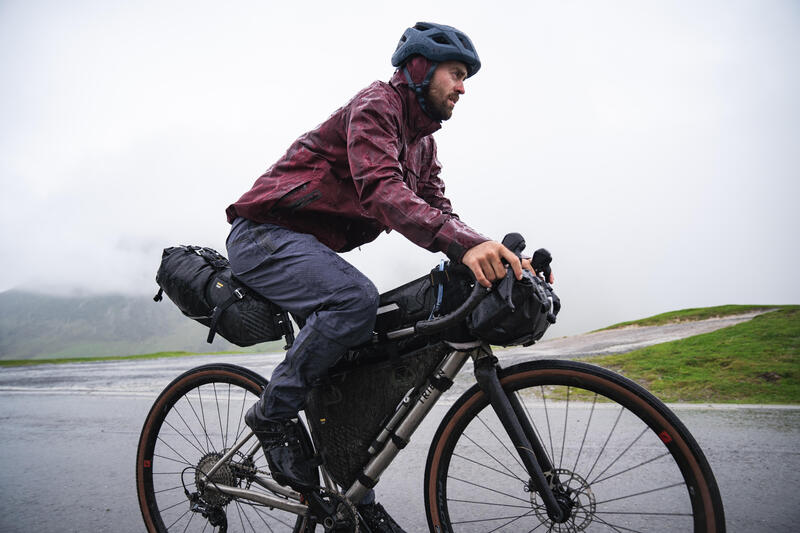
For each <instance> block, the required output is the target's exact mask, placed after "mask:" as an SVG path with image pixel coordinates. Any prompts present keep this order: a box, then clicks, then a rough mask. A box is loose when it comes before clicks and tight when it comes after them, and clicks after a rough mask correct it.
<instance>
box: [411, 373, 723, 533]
mask: <svg viewBox="0 0 800 533" xmlns="http://www.w3.org/2000/svg"><path fill="white" fill-rule="evenodd" d="M500 381H501V383H502V386H503V389H504V390H505V391H506V392H507V393H514V394H516V395H517V398H519V399H520V402H521V403H522V405H523V407H524V410H525V413H526V417H527V418H528V420H529V422H530V424H531V426H532V427H533V428H534V430H535V432H536V434H537V435H538V436H539V440H540V442H541V444H542V445H543V447H544V448H545V449H546V451H547V455H548V457H549V459H550V461H551V464H552V465H553V467H554V468H555V469H556V472H557V474H558V478H559V481H560V482H561V483H562V484H564V485H566V486H567V487H568V489H569V490H570V491H571V492H570V493H569V498H570V500H571V501H572V505H573V507H572V509H571V512H570V517H569V520H568V521H567V522H564V523H561V524H558V523H553V521H552V520H551V519H550V518H549V517H548V516H547V513H546V510H545V508H544V504H543V503H542V500H541V498H540V497H539V496H538V494H537V493H536V492H534V491H531V482H530V479H529V477H528V475H527V473H526V472H525V470H524V468H523V467H522V466H521V463H520V460H519V458H518V457H517V456H516V454H515V453H512V449H513V447H512V446H511V443H510V440H509V439H508V436H507V435H506V434H505V432H504V431H503V430H502V426H501V425H500V422H499V420H498V419H497V416H496V415H495V413H494V411H493V410H492V408H491V406H490V405H489V399H488V397H487V396H486V395H485V394H484V393H483V392H482V391H481V390H480V388H479V387H478V386H477V385H475V386H473V387H472V388H470V389H469V390H468V391H466V392H465V393H464V394H463V395H462V396H461V397H460V398H459V399H458V400H457V401H456V403H455V404H454V405H453V406H452V407H451V409H450V410H449V411H448V413H447V414H446V415H445V418H444V419H443V420H442V422H441V424H440V426H439V428H438V430H437V432H436V435H435V436H434V439H433V441H432V443H431V447H430V450H429V453H428V460H427V464H426V469H425V485H424V493H425V508H426V513H427V518H428V525H429V527H430V530H431V531H436V532H448V533H450V532H458V533H462V532H475V531H492V532H494V531H548V532H549V531H554V532H573V531H617V532H620V531H695V532H724V531H725V518H724V512H723V506H722V499H721V497H720V494H719V489H718V487H717V483H716V480H715V479H714V475H713V473H712V471H711V467H710V466H709V464H708V461H707V460H706V458H705V456H704V455H703V452H702V450H701V449H700V447H699V446H698V444H697V442H696V441H695V439H694V438H693V437H692V435H691V434H690V433H689V431H688V430H687V429H686V427H685V426H684V425H683V424H682V423H681V422H680V420H679V419H678V418H677V417H676V416H675V414H674V413H672V411H670V410H669V408H667V407H666V406H665V405H664V404H663V403H662V402H661V401H660V400H658V399H657V398H656V397H654V396H653V395H652V394H650V393H649V392H647V391H646V390H645V389H644V388H642V387H640V386H639V385H637V384H635V383H634V382H632V381H630V380H628V379H627V378H624V377H622V376H620V375H618V374H615V373H613V372H611V371H608V370H605V369H603V368H600V367H597V366H594V365H589V364H586V363H580V362H575V361H532V362H527V363H521V364H519V365H515V366H512V367H509V368H507V369H504V370H501V371H500ZM590 429H591V430H590Z"/></svg>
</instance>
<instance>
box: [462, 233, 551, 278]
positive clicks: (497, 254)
mask: <svg viewBox="0 0 800 533" xmlns="http://www.w3.org/2000/svg"><path fill="white" fill-rule="evenodd" d="M502 259H505V260H506V261H508V264H509V265H510V266H511V269H512V270H513V271H514V275H515V276H516V278H517V279H522V269H523V268H524V269H525V270H529V271H531V272H533V275H534V276H535V275H536V274H537V273H536V271H535V270H534V269H533V267H532V266H531V260H530V259H523V260H522V261H520V259H519V257H517V256H516V255H515V254H514V252H512V251H511V250H509V249H508V248H506V247H505V246H503V245H502V244H500V243H499V242H496V241H485V242H482V243H480V244H479V245H477V246H473V247H472V248H470V249H469V250H467V253H465V254H464V257H462V258H461V262H462V263H463V264H465V265H466V266H468V267H469V269H470V270H471V271H472V274H473V275H474V276H475V280H477V282H478V283H480V284H481V285H483V286H484V287H487V288H488V287H491V286H492V282H493V281H496V280H498V279H502V278H504V277H505V275H506V267H505V265H504V264H503V263H502ZM547 281H548V282H550V283H551V284H552V283H553V282H554V277H553V273H552V272H550V279H549V280H547Z"/></svg>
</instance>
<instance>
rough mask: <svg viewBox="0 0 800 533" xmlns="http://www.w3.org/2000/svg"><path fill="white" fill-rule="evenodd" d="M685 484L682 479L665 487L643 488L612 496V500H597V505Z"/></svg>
mask: <svg viewBox="0 0 800 533" xmlns="http://www.w3.org/2000/svg"><path fill="white" fill-rule="evenodd" d="M683 484H684V483H683V482H682V481H681V482H678V483H673V484H672V485H666V486H664V487H658V488H656V489H650V490H643V491H641V492H636V493H634V494H628V495H627V496H619V497H618V498H611V499H610V500H604V501H602V502H597V503H596V504H595V505H602V504H604V503H608V502H616V501H619V500H625V499H628V498H635V497H636V496H642V495H644V494H650V493H653V492H658V491H661V490H667V489H672V488H675V487H680V486H681V485H683Z"/></svg>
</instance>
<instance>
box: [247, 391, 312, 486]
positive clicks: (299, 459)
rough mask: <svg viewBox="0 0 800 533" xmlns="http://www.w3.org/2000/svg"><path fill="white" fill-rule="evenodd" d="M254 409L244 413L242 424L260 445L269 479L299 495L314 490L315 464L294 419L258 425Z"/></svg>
mask: <svg viewBox="0 0 800 533" xmlns="http://www.w3.org/2000/svg"><path fill="white" fill-rule="evenodd" d="M254 409H255V406H253V407H251V408H250V409H249V410H248V411H247V413H246V414H245V416H244V421H245V423H246V424H247V425H248V426H250V429H252V430H253V432H254V433H255V434H256V437H258V440H259V441H261V447H262V448H263V449H264V455H265V456H266V458H267V463H268V464H269V469H270V471H271V472H272V479H274V480H275V481H276V482H277V483H280V484H281V485H288V486H290V487H292V488H293V489H294V490H297V491H301V492H302V491H304V490H307V489H311V488H314V487H316V486H317V485H318V484H319V476H318V474H317V462H316V460H315V459H314V453H313V450H312V449H311V448H310V446H309V444H308V442H307V440H306V439H305V438H304V435H303V429H302V427H301V426H300V424H299V422H298V421H297V419H294V420H287V421H285V422H266V423H263V424H258V423H256V422H255V420H254V418H255V417H254V411H253V410H254Z"/></svg>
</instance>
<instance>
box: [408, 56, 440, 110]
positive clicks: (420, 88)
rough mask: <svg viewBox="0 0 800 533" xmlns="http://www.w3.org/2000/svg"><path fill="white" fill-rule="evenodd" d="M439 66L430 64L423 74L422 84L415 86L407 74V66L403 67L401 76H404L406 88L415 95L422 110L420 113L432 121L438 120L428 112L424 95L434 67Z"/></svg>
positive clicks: (409, 74)
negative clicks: (406, 83)
mask: <svg viewBox="0 0 800 533" xmlns="http://www.w3.org/2000/svg"><path fill="white" fill-rule="evenodd" d="M438 66H439V63H431V66H430V67H428V72H426V73H425V78H424V79H423V80H422V83H420V84H416V83H414V80H412V79H411V73H409V72H408V66H404V67H403V74H405V76H406V81H407V82H408V86H409V87H410V88H411V90H412V91H414V94H416V95H417V101H418V102H419V106H420V107H421V108H422V111H423V112H424V113H425V114H426V115H428V116H429V117H430V118H432V119H434V120H438V119H437V118H436V117H434V116H433V115H431V114H430V112H428V108H427V107H426V106H425V93H426V92H427V90H428V86H429V85H430V84H431V78H433V72H434V71H435V70H436V67H438Z"/></svg>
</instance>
